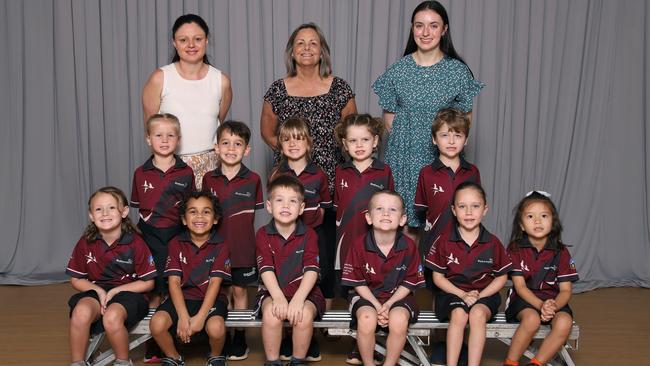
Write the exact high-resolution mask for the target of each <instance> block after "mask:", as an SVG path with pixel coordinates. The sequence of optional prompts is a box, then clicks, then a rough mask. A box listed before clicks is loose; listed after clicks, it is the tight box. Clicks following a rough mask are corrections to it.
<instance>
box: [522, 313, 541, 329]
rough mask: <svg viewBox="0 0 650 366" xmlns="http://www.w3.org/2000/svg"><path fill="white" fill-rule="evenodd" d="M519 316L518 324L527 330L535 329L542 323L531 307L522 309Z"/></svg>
mask: <svg viewBox="0 0 650 366" xmlns="http://www.w3.org/2000/svg"><path fill="white" fill-rule="evenodd" d="M520 318H521V320H520V322H519V323H520V326H521V327H524V329H526V330H528V331H536V330H537V329H539V326H540V325H541V324H542V319H541V318H540V316H539V314H538V313H537V312H536V311H535V310H532V309H530V311H527V310H522V312H521V316H520Z"/></svg>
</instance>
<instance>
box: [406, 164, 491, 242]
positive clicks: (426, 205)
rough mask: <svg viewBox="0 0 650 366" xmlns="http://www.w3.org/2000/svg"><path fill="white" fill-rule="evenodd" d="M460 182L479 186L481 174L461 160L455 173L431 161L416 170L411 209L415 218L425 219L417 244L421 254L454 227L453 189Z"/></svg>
mask: <svg viewBox="0 0 650 366" xmlns="http://www.w3.org/2000/svg"><path fill="white" fill-rule="evenodd" d="M463 182H473V183H476V184H481V174H480V173H479V171H478V169H477V168H476V166H474V165H472V164H470V163H468V162H467V161H466V160H465V159H463V158H462V157H461V158H460V166H459V167H458V170H457V171H456V172H454V171H453V170H451V168H449V167H448V166H446V165H445V164H443V163H442V161H440V159H436V160H434V161H433V163H432V164H431V165H427V166H425V167H423V168H422V170H420V176H419V178H418V185H417V189H416V190H415V205H414V206H415V210H416V211H417V212H418V213H419V214H421V215H425V217H426V221H425V224H424V232H423V233H422V239H421V241H420V248H421V249H422V253H428V252H429V249H430V248H431V244H432V243H433V242H434V241H436V239H438V238H439V237H440V235H442V234H445V233H447V232H449V231H451V229H452V228H453V227H454V223H455V220H454V215H453V213H452V212H451V204H452V203H453V202H452V201H453V200H454V192H455V191H456V187H458V186H459V185H460V184H461V183H463Z"/></svg>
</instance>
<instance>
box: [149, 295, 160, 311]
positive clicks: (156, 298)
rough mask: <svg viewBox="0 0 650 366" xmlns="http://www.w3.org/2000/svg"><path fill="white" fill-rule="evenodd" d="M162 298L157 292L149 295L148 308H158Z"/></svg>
mask: <svg viewBox="0 0 650 366" xmlns="http://www.w3.org/2000/svg"><path fill="white" fill-rule="evenodd" d="M161 300H162V296H160V294H159V293H157V292H150V293H149V308H152V309H155V308H157V307H158V306H160V303H161Z"/></svg>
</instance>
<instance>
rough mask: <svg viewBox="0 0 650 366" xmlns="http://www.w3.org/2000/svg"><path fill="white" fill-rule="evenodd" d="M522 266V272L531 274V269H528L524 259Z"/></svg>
mask: <svg viewBox="0 0 650 366" xmlns="http://www.w3.org/2000/svg"><path fill="white" fill-rule="evenodd" d="M520 266H521V270H522V271H526V272H530V269H528V266H527V265H526V263H524V260H523V259H522V260H521V264H520Z"/></svg>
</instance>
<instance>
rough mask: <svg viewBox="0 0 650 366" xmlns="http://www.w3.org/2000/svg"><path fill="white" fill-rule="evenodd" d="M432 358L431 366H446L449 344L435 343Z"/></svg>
mask: <svg viewBox="0 0 650 366" xmlns="http://www.w3.org/2000/svg"><path fill="white" fill-rule="evenodd" d="M431 348H432V349H433V351H432V352H431V357H430V358H429V361H430V362H431V366H444V365H446V364H447V344H446V343H445V342H435V343H433V346H432V347H431Z"/></svg>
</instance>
